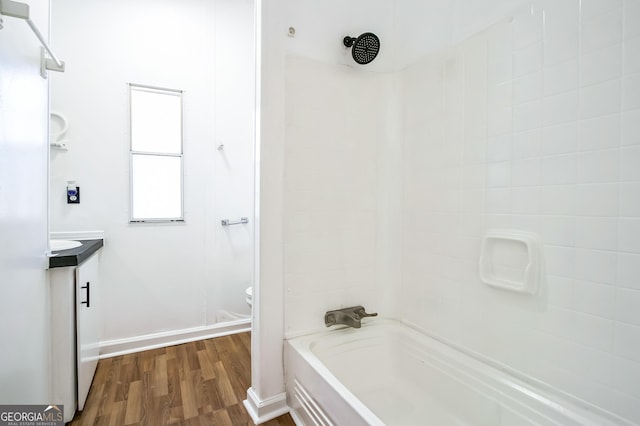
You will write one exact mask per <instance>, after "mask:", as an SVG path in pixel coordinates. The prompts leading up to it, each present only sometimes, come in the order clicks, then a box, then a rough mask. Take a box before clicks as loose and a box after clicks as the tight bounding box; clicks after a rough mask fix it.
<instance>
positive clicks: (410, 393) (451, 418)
mask: <svg viewBox="0 0 640 426" xmlns="http://www.w3.org/2000/svg"><path fill="white" fill-rule="evenodd" d="M284 356H285V369H286V388H287V403H288V404H289V407H290V409H291V411H290V412H291V415H292V417H293V418H294V420H295V422H296V424H297V425H327V426H328V425H337V426H342V425H345V426H355V425H401V426H408V425H434V426H446V425H474V426H476V425H509V426H511V425H514V426H515V425H517V426H520V425H522V426H524V425H593V426H605V425H630V424H631V423H627V422H625V421H624V420H622V419H620V418H618V417H615V416H614V415H612V414H609V413H607V412H604V411H600V410H598V409H597V408H595V407H593V406H590V405H587V404H586V403H581V402H580V401H579V400H576V399H574V398H572V397H570V396H567V395H565V394H561V393H560V392H557V391H554V390H553V389H551V388H549V387H545V386H543V385H536V384H534V382H533V381H526V380H525V379H524V378H517V377H515V376H514V375H511V374H509V373H507V372H505V371H504V369H499V368H497V367H496V366H491V365H489V364H488V363H485V362H482V361H481V360H479V359H476V358H475V357H473V356H472V355H470V354H465V353H463V352H461V351H459V350H456V349H454V348H452V347H451V346H448V345H446V344H444V343H442V342H440V341H438V340H436V339H433V338H431V337H428V336H427V335H425V334H423V333H420V332H418V331H416V330H414V329H412V328H410V327H408V326H406V325H403V324H402V323H400V322H396V321H392V320H382V319H378V318H376V319H373V320H370V321H368V323H367V324H363V326H362V328H360V329H352V328H341V329H338V328H336V329H335V330H328V331H326V332H321V333H316V334H311V335H307V336H302V337H296V338H293V339H289V340H286V341H285V348H284Z"/></svg>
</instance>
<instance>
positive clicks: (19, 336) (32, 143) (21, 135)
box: [0, 0, 50, 404]
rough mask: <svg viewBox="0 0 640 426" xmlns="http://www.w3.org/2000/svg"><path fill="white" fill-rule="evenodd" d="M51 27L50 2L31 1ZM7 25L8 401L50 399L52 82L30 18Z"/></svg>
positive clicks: (0, 48)
mask: <svg viewBox="0 0 640 426" xmlns="http://www.w3.org/2000/svg"><path fill="white" fill-rule="evenodd" d="M28 4H29V5H30V6H31V19H32V20H33V21H34V22H35V24H36V25H37V27H38V28H39V29H40V30H41V32H42V33H43V34H47V31H48V28H49V2H48V1H46V0H33V1H29V2H28ZM3 21H4V29H2V30H0V64H2V65H0V129H2V131H0V182H1V183H0V237H1V239H2V244H0V287H1V288H2V297H1V298H0V324H2V325H0V341H2V350H1V351H0V404H46V403H49V402H50V401H49V397H50V395H49V343H50V342H49V290H48V281H47V277H46V270H45V267H46V263H45V261H46V260H47V259H46V257H45V253H46V250H47V155H48V154H47V153H48V146H47V125H48V120H47V114H48V112H47V111H48V110H47V108H48V82H47V80H44V79H42V78H41V77H40V43H39V42H38V39H37V38H36V36H35V35H34V34H33V32H32V31H31V29H29V27H28V26H27V24H26V22H24V21H23V20H20V19H16V18H11V17H4V19H3Z"/></svg>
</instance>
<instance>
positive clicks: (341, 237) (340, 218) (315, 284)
mask: <svg viewBox="0 0 640 426" xmlns="http://www.w3.org/2000/svg"><path fill="white" fill-rule="evenodd" d="M286 73H287V74H286V77H287V78H286V82H287V83H286V140H285V167H284V186H285V187H284V206H283V207H284V220H283V225H284V230H283V232H284V235H283V237H284V265H283V267H284V284H285V294H284V301H285V333H286V335H288V336H292V335H296V334H301V333H305V332H309V331H315V330H318V329H322V328H324V320H323V318H324V313H325V312H326V311H327V310H330V309H337V308H340V307H347V306H355V305H364V306H365V307H367V308H369V309H378V307H379V303H378V301H379V299H378V291H377V289H378V284H379V282H378V277H377V274H376V271H377V270H379V262H378V260H379V256H378V254H377V247H378V246H377V243H376V242H377V238H378V236H379V234H378V229H377V227H378V223H379V221H378V216H379V199H380V197H379V194H378V170H379V167H378V159H379V155H378V154H379V150H380V149H381V146H383V145H384V142H385V140H387V139H389V132H390V128H391V127H393V126H390V124H389V113H388V102H384V101H382V100H385V99H387V100H388V99H389V97H390V94H391V93H392V91H391V76H390V75H387V74H379V73H370V72H362V71H361V70H358V69H354V68H350V67H345V66H339V65H330V64H324V63H321V62H316V61H313V60H309V59H304V58H299V57H294V56H291V57H289V58H288V59H287V61H286ZM382 149H384V148H382Z"/></svg>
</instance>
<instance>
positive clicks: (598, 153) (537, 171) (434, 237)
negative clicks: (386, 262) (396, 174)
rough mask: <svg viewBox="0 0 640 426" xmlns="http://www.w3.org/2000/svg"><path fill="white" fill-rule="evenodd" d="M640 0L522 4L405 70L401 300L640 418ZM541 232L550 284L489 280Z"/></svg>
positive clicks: (564, 385)
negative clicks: (494, 251) (496, 231)
mask: <svg viewBox="0 0 640 426" xmlns="http://www.w3.org/2000/svg"><path fill="white" fill-rule="evenodd" d="M639 23H640V2H639V1H637V0H624V1H623V0H582V1H578V0H567V1H549V2H546V4H535V5H533V6H531V7H526V8H524V9H521V10H518V11H516V12H515V13H514V16H513V17H511V18H508V19H505V20H504V21H503V22H500V23H497V24H496V25H494V26H493V27H491V28H490V29H488V30H487V31H485V32H483V33H482V34H478V35H476V36H474V37H472V38H470V39H468V40H466V41H465V42H463V43H461V44H459V45H456V46H454V47H450V48H447V49H445V50H443V51H440V52H438V53H436V54H434V55H431V56H429V57H427V58H425V59H423V60H422V61H421V62H419V63H417V64H415V65H413V66H411V67H409V68H408V69H406V70H405V71H404V72H402V82H403V91H402V98H403V105H404V110H403V116H404V123H403V125H404V169H405V173H404V174H405V176H404V213H405V215H404V217H405V222H404V244H403V259H404V264H403V281H402V286H401V291H400V293H399V298H400V301H401V303H400V306H401V307H402V312H401V315H402V317H403V318H404V319H406V320H408V321H411V322H413V323H416V324H417V325H418V326H420V327H422V328H424V329H426V330H428V331H429V332H431V333H434V334H436V335H439V336H441V337H443V338H445V339H448V340H450V341H452V342H454V343H456V344H458V345H461V346H463V347H466V348H468V349H470V350H473V351H476V352H478V353H480V354H482V355H484V356H487V357H490V358H492V359H494V360H496V361H498V362H501V363H504V364H506V365H508V366H510V367H512V368H515V369H517V370H520V371H521V372H524V373H525V374H528V375H530V376H533V377H535V378H537V379H539V380H542V381H544V382H547V383H549V384H551V385H553V386H556V387H558V388H560V389H562V390H564V391H567V392H569V393H571V394H573V395H576V396H578V397H579V398H582V399H584V400H586V401H589V402H591V403H594V404H596V405H598V406H601V407H603V408H605V409H607V410H609V411H611V412H614V413H616V414H618V415H621V416H623V417H626V418H628V419H630V420H632V421H634V422H640V410H639V409H638V407H639V406H640V385H638V384H639V383H640V25H639ZM492 228H507V229H518V230H526V231H531V232H535V233H537V234H539V235H540V236H541V238H542V241H543V245H544V248H543V255H544V260H545V270H546V272H545V274H544V279H543V282H542V287H541V290H540V292H539V294H537V295H535V296H528V295H523V294H515V293H514V294H511V293H509V292H506V291H501V290H497V289H494V288H490V287H488V286H486V285H485V284H483V283H482V282H481V281H480V280H479V276H478V259H479V257H480V242H481V238H482V236H483V234H484V233H485V231H486V230H488V229H492Z"/></svg>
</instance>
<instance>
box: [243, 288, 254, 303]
mask: <svg viewBox="0 0 640 426" xmlns="http://www.w3.org/2000/svg"><path fill="white" fill-rule="evenodd" d="M244 293H245V294H246V295H247V297H246V298H245V300H246V301H247V304H248V305H249V306H251V307H253V287H247V289H246V290H245V291H244Z"/></svg>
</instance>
